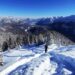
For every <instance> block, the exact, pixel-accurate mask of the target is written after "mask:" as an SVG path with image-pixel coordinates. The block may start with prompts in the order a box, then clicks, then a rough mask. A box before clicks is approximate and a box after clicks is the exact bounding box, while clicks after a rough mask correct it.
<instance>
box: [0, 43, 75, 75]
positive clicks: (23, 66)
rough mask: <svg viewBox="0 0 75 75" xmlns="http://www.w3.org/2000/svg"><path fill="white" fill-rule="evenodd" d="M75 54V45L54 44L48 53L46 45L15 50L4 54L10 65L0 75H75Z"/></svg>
mask: <svg viewBox="0 0 75 75" xmlns="http://www.w3.org/2000/svg"><path fill="white" fill-rule="evenodd" d="M74 53H75V46H74V45H71V46H60V47H59V46H58V45H55V44H53V45H50V46H49V47H48V53H45V52H44V45H41V46H39V47H35V46H33V47H26V48H21V49H18V50H16V49H14V50H11V51H10V52H6V53H3V55H4V58H3V59H4V61H5V62H6V63H7V64H8V63H9V64H8V65H7V66H6V67H4V68H3V69H2V71H1V72H0V75H75V54H74ZM8 58H10V59H9V60H7V59H8ZM11 59H12V61H11ZM10 61H11V62H13V63H11V62H10Z"/></svg>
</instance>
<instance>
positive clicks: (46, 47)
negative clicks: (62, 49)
mask: <svg viewBox="0 0 75 75" xmlns="http://www.w3.org/2000/svg"><path fill="white" fill-rule="evenodd" d="M47 49H48V45H47V44H45V53H47Z"/></svg>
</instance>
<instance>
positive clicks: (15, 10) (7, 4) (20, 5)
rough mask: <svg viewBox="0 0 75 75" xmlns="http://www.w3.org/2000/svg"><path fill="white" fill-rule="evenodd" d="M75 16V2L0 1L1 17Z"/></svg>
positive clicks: (67, 0)
mask: <svg viewBox="0 0 75 75" xmlns="http://www.w3.org/2000/svg"><path fill="white" fill-rule="evenodd" d="M68 15H75V0H0V16H19V17H30V18H37V17H50V16H68Z"/></svg>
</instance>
